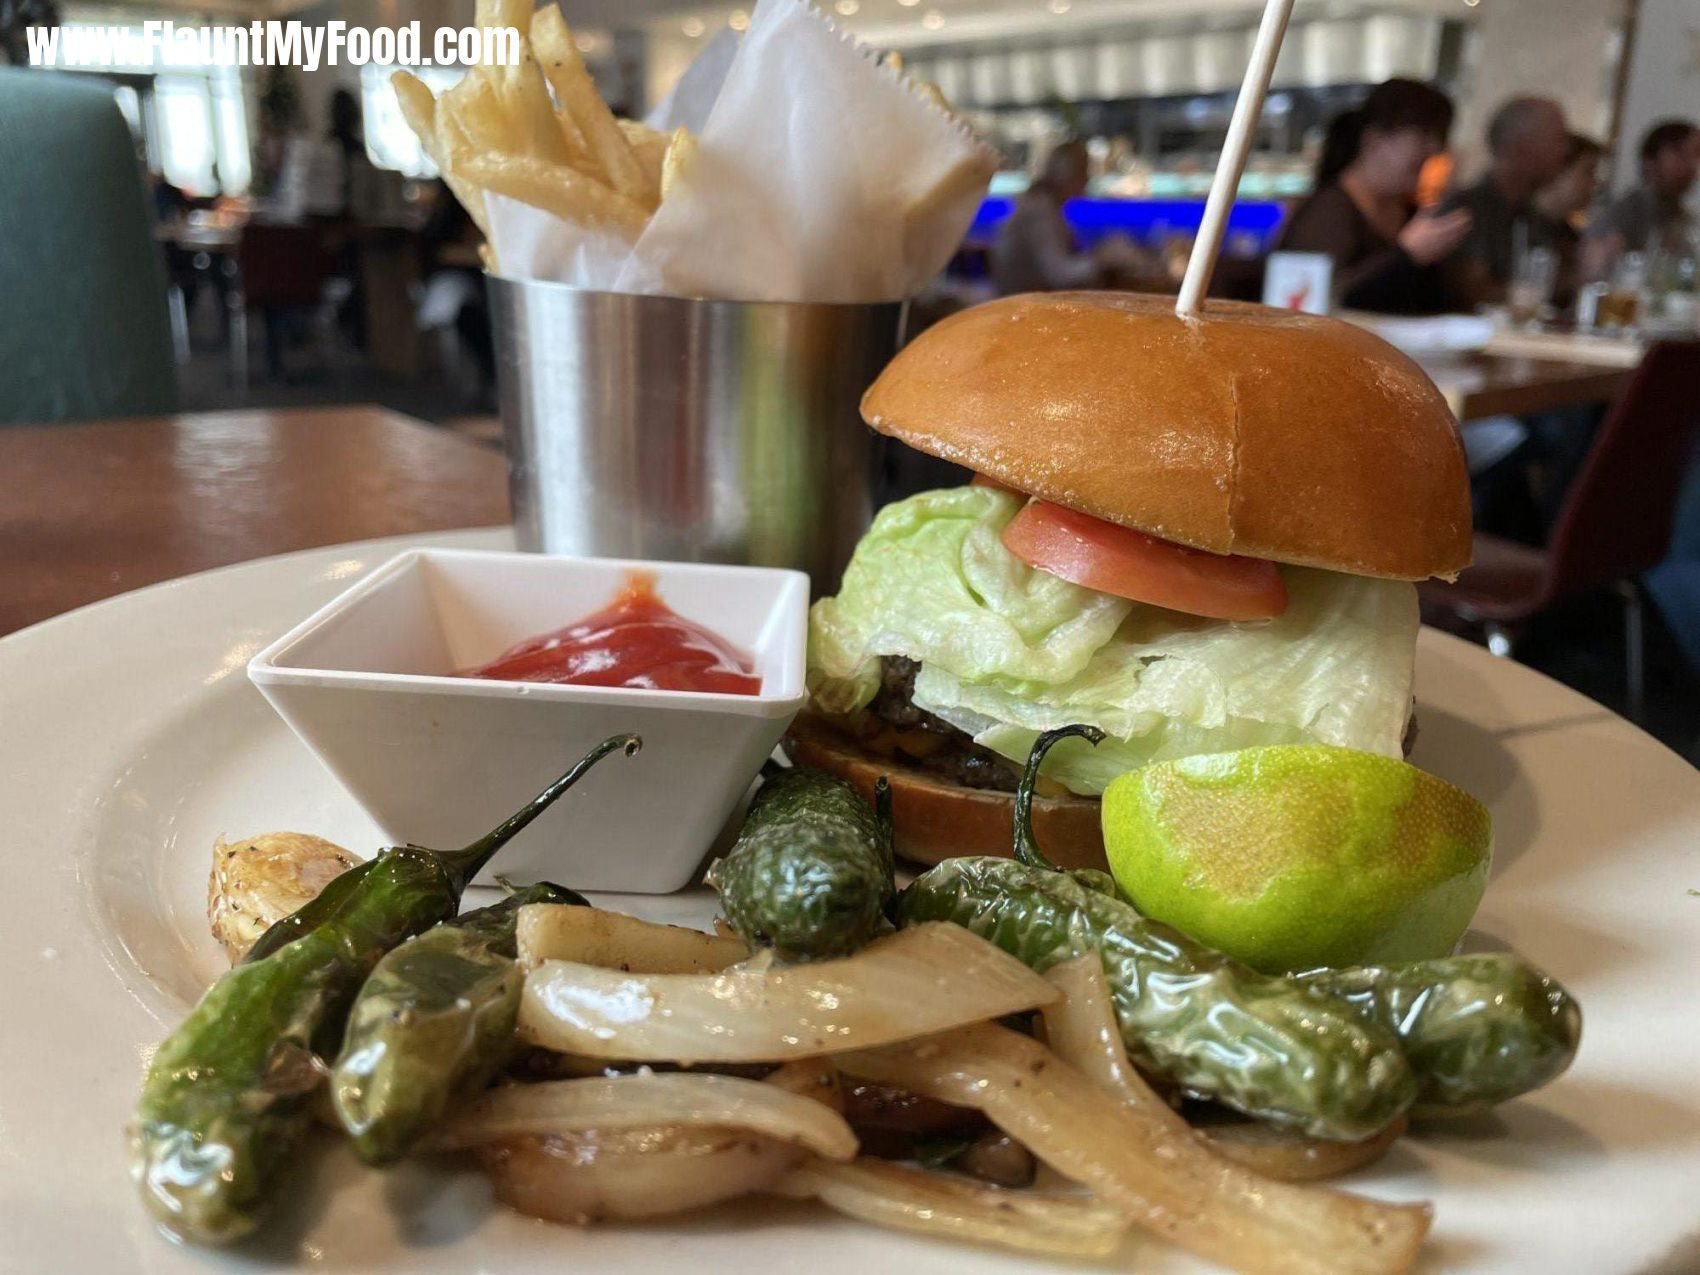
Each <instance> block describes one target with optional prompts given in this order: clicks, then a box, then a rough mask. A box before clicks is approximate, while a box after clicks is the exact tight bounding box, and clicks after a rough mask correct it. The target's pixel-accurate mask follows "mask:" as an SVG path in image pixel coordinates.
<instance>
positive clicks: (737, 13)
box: [726, 9, 750, 31]
mask: <svg viewBox="0 0 1700 1275" xmlns="http://www.w3.org/2000/svg"><path fill="white" fill-rule="evenodd" d="M726 25H727V26H729V27H731V28H732V29H733V30H734V31H742V30H743V29H744V28H745V27H747V26H749V25H750V15H749V14H747V13H745V12H744V11H743V10H742V9H734V10H732V16H731V17H729V18H727V19H726Z"/></svg>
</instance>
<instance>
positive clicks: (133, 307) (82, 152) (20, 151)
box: [0, 67, 177, 424]
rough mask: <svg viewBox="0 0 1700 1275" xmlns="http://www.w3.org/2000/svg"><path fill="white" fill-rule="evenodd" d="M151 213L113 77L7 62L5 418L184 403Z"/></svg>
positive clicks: (2, 185)
mask: <svg viewBox="0 0 1700 1275" xmlns="http://www.w3.org/2000/svg"><path fill="white" fill-rule="evenodd" d="M152 224H153V216H152V212H151V210H150V207H149V199H148V194H147V190H146V187H145V186H144V184H143V180H142V172H141V168H140V165H139V163H138V162H137V159H136V147H135V143H134V141H133V140H132V139H131V135H130V129H129V126H128V125H127V124H126V123H125V121H124V116H123V114H122V113H121V112H120V111H119V109H118V104H117V102H116V101H115V100H114V99H113V96H112V89H111V86H110V85H108V84H107V83H106V82H105V81H103V80H99V79H96V78H94V77H92V76H78V75H75V74H62V73H57V72H52V71H42V70H26V69H22V68H6V67H0V424H10V423H17V422H23V421H66V420H91V419H95V418H98V417H103V416H138V415H146V414H149V413H156V412H171V411H175V410H176V408H177V381H176V367H175V365H174V364H173V362H172V347H171V321H170V317H169V313H168V311H167V309H166V301H165V267H164V263H163V261H162V259H161V254H160V250H159V248H158V246H157V245H156V244H155V243H154V239H153V232H152Z"/></svg>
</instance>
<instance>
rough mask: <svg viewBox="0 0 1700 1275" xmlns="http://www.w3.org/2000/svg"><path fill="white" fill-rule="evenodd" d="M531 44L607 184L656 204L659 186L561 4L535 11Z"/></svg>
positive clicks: (630, 196) (638, 201)
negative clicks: (594, 75)
mask: <svg viewBox="0 0 1700 1275" xmlns="http://www.w3.org/2000/svg"><path fill="white" fill-rule="evenodd" d="M531 43H532V47H533V48H534V49H535V50H536V52H537V60H538V61H539V62H540V63H542V65H543V74H544V75H545V76H546V77H548V80H549V87H550V88H552V89H554V90H555V98H556V100H557V101H558V102H559V103H560V105H561V109H562V110H563V111H565V112H566V113H567V114H568V115H569V116H570V117H571V118H572V121H573V123H574V124H576V125H577V126H578V131H579V132H580V133H582V134H583V135H584V140H585V143H586V144H587V145H588V146H589V148H590V153H591V154H592V155H594V156H595V157H596V162H597V163H598V164H600V165H601V167H602V173H603V175H604V177H605V178H606V180H607V184H608V185H609V186H610V187H612V188H613V190H614V192H615V193H616V194H618V195H621V196H624V197H625V198H626V199H627V200H629V201H630V202H631V203H633V204H636V205H638V206H640V207H643V208H646V209H648V208H653V207H655V203H656V199H657V197H658V191H657V190H656V189H655V188H654V187H652V186H651V185H650V184H649V182H648V181H647V180H646V179H645V177H644V173H643V167H642V165H640V164H639V163H638V158H637V156H636V154H634V153H633V151H632V145H631V143H630V142H629V141H627V140H626V135H625V133H624V132H622V131H621V129H620V125H619V123H618V122H617V121H616V120H615V119H614V113H613V112H612V111H610V110H609V109H608V104H607V103H606V102H604V101H603V100H602V95H601V94H600V93H598V92H597V91H596V83H595V81H593V80H592V79H591V78H590V72H589V71H587V70H586V69H585V65H584V59H583V58H581V57H580V56H579V52H578V46H577V45H576V44H574V43H573V37H572V33H571V32H570V31H569V30H567V22H566V19H565V18H563V17H562V16H561V10H560V9H559V8H558V7H557V6H555V5H550V6H549V7H548V8H546V9H539V10H538V11H537V13H536V14H535V15H533V17H532V20H531Z"/></svg>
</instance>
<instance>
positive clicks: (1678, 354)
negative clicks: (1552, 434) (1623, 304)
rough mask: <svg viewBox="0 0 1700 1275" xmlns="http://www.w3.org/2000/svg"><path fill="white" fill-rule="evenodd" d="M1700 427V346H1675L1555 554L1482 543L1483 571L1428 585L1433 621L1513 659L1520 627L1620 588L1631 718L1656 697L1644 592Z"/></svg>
mask: <svg viewBox="0 0 1700 1275" xmlns="http://www.w3.org/2000/svg"><path fill="white" fill-rule="evenodd" d="M1697 421H1700V341H1680V342H1675V341H1673V342H1663V343H1660V344H1657V345H1654V346H1653V347H1652V348H1650V349H1649V350H1648V351H1647V355H1646V357H1645V358H1644V359H1643V360H1642V361H1641V366H1640V367H1639V368H1638V369H1637V370H1636V372H1635V374H1634V375H1633V376H1632V377H1631V378H1630V380H1629V383H1628V385H1626V386H1625V387H1624V388H1623V390H1622V392H1621V393H1620V394H1619V395H1618V397H1617V401H1616V402H1615V403H1613V404H1612V408H1611V411H1610V412H1609V413H1608V414H1607V416H1606V419H1605V422H1604V424H1602V425H1601V427H1600V432H1599V434H1598V436H1597V437H1596V438H1595V439H1594V444H1593V447H1592V448H1591V449H1590V451H1589V453H1588V458H1587V460H1586V461H1585V462H1584V463H1583V466H1582V471H1581V473H1580V474H1578V475H1577V477H1576V481H1575V482H1574V483H1573V484H1572V486H1571V488H1570V491H1569V492H1568V493H1566V495H1565V498H1564V504H1563V507H1562V508H1561V509H1560V510H1559V513H1558V519H1557V521H1556V522H1555V523H1554V525H1553V532H1552V538H1551V540H1550V541H1549V543H1548V544H1547V547H1546V548H1545V549H1531V548H1529V547H1527V546H1526V545H1520V544H1517V543H1516V542H1514V541H1510V540H1501V539H1500V538H1499V537H1497V536H1488V535H1478V536H1477V537H1476V544H1475V565H1473V566H1471V567H1470V568H1469V569H1468V570H1467V571H1465V572H1464V573H1463V575H1461V576H1459V577H1458V580H1457V582H1456V583H1455V584H1444V583H1441V582H1440V581H1431V582H1429V583H1427V584H1425V585H1423V586H1422V589H1421V591H1422V599H1423V606H1424V610H1425V613H1429V614H1432V613H1433V612H1444V613H1448V614H1450V615H1452V616H1455V617H1456V618H1457V619H1459V620H1462V621H1464V622H1465V623H1467V624H1472V625H1480V626H1481V627H1482V628H1483V629H1484V630H1485V631H1486V636H1487V644H1488V649H1489V650H1491V651H1492V652H1493V653H1494V654H1495V655H1499V656H1505V657H1510V656H1511V654H1512V648H1513V642H1514V638H1515V635H1516V629H1517V626H1519V625H1522V624H1523V623H1525V622H1527V621H1528V620H1530V619H1532V618H1533V617H1534V616H1536V615H1537V614H1539V613H1540V612H1542V611H1544V610H1546V609H1547V608H1548V607H1550V606H1551V605H1552V604H1553V603H1555V602H1557V601H1559V600H1560V599H1562V598H1566V597H1569V596H1570V595H1572V594H1575V593H1578V592H1581V591H1582V590H1584V589H1591V588H1597V587H1599V586H1601V585H1610V586H1612V587H1613V588H1614V589H1616V591H1617V593H1618V594H1619V596H1620V597H1622V599H1623V604H1624V630H1625V632H1624V637H1625V641H1626V645H1627V648H1628V651H1627V656H1626V660H1625V673H1626V675H1627V678H1628V683H1629V712H1630V715H1631V716H1632V717H1636V718H1639V717H1640V715H1641V709H1642V705H1643V702H1644V700H1645V698H1646V667H1645V651H1644V649H1643V645H1644V632H1643V622H1642V602H1641V591H1640V586H1639V584H1638V583H1637V579H1638V577H1639V576H1640V575H1641V573H1642V572H1644V571H1646V570H1648V569H1649V568H1651V567H1653V566H1654V565H1656V564H1657V563H1658V562H1659V561H1660V560H1661V559H1663V558H1664V556H1665V554H1666V552H1667V551H1668V550H1669V548H1670V538H1671V520H1672V517H1673V514H1674V510H1675V507H1676V499H1677V493H1678V491H1679V489H1680V488H1681V486H1682V480H1683V475H1684V474H1685V473H1686V472H1687V468H1688V463H1689V454H1690V450H1689V443H1690V439H1691V438H1692V436H1693V433H1694V428H1695V424H1696V422H1697Z"/></svg>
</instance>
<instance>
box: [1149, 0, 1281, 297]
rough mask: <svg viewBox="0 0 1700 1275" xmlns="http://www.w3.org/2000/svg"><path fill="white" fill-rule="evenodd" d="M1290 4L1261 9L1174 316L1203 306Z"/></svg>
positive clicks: (1275, 2)
mask: <svg viewBox="0 0 1700 1275" xmlns="http://www.w3.org/2000/svg"><path fill="white" fill-rule="evenodd" d="M1293 2H1294V0H1268V3H1267V4H1266V5H1265V6H1264V10H1263V23H1262V25H1261V26H1259V27H1258V29H1257V42H1256V43H1255V44H1254V45H1252V50H1251V65H1250V66H1248V67H1246V72H1245V83H1244V84H1243V85H1241V86H1240V96H1239V100H1238V101H1236V102H1235V103H1234V116H1233V119H1231V120H1230V121H1229V122H1228V137H1227V140H1226V141H1224V142H1223V143H1222V158H1221V159H1220V160H1218V161H1217V164H1216V176H1215V177H1214V178H1213V179H1212V180H1211V182H1210V198H1209V200H1207V201H1206V203H1205V205H1204V221H1203V222H1202V224H1200V226H1199V227H1198V238H1197V239H1195V240H1194V241H1193V244H1192V256H1191V257H1190V258H1189V259H1188V260H1187V263H1186V277H1185V278H1184V279H1182V280H1181V295H1180V299H1179V300H1178V301H1177V302H1176V303H1175V313H1176V314H1178V315H1180V316H1181V318H1183V319H1190V318H1194V317H1196V316H1197V314H1198V311H1199V308H1200V307H1201V306H1202V305H1203V304H1204V294H1205V293H1206V292H1207V291H1209V288H1210V276H1211V275H1212V274H1213V273H1215V270H1216V257H1217V255H1218V254H1219V253H1220V252H1221V251H1222V236H1223V235H1224V234H1226V233H1227V229H1228V214H1229V213H1230V212H1232V211H1233V207H1234V199H1235V198H1236V197H1237V196H1238V195H1239V192H1240V176H1241V174H1243V173H1244V172H1245V162H1246V157H1247V156H1248V155H1250V153H1251V142H1252V134H1253V133H1254V132H1255V131H1256V129H1257V117H1258V116H1259V115H1261V114H1262V113H1263V99H1264V98H1265V97H1266V96H1267V95H1268V93H1269V81H1270V79H1271V78H1272V77H1273V76H1274V74H1275V59H1276V58H1277V57H1278V56H1280V53H1281V39H1282V37H1283V36H1285V35H1286V34H1287V21H1288V19H1290V18H1291V17H1292V16H1293Z"/></svg>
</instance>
